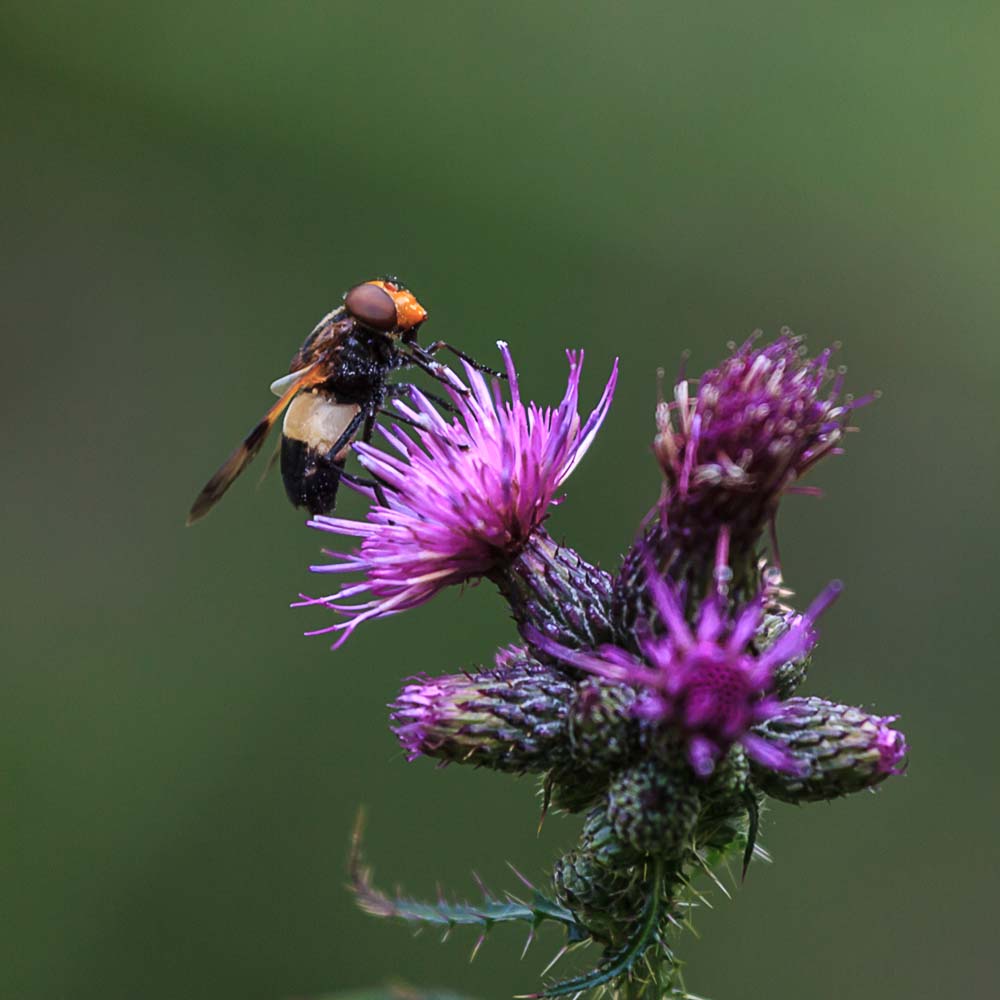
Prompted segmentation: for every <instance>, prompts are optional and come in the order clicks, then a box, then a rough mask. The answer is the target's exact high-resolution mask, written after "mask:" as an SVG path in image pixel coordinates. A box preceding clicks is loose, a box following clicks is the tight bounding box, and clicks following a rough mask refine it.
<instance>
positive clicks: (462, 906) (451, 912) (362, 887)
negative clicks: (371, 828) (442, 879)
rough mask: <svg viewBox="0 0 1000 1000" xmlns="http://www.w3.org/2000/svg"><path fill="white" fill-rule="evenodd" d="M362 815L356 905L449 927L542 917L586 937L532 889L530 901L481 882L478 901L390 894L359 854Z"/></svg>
mask: <svg viewBox="0 0 1000 1000" xmlns="http://www.w3.org/2000/svg"><path fill="white" fill-rule="evenodd" d="M362 826H363V817H362V816H361V815H359V816H358V822H357V824H356V825H355V828H354V835H353V837H352V839H351V853H350V858H349V861H348V874H349V876H350V888H351V891H352V892H353V893H354V898H355V899H356V900H357V902H358V905H359V906H360V907H361V909H362V910H364V911H365V912H366V913H370V914H372V915H373V916H376V917H395V918H397V919H399V920H405V921H408V922H410V923H418V924H431V925H434V926H437V927H444V928H446V929H451V928H452V927H456V926H476V927H481V928H483V931H484V933H486V932H488V931H489V930H490V928H491V927H492V926H493V925H494V924H500V923H513V922H520V923H527V924H530V925H531V927H532V929H534V928H535V927H537V926H538V925H539V924H541V923H542V922H543V921H546V920H550V921H553V922H555V923H559V924H562V925H563V926H564V927H565V928H566V930H567V933H568V935H569V937H570V940H571V941H580V940H583V939H585V938H589V937H590V934H589V932H588V931H587V930H586V929H585V928H584V927H582V926H581V925H580V924H578V923H577V922H576V919H575V918H574V916H573V914H572V913H571V912H570V911H569V910H567V909H566V908H565V907H563V906H560V905H559V904H558V903H556V902H554V901H553V900H551V899H549V898H547V897H546V896H543V895H542V894H541V893H540V892H538V891H537V890H534V891H533V893H532V896H531V901H530V902H524V901H523V900H520V899H517V898H516V897H515V896H513V895H511V894H509V893H507V894H506V898H505V899H497V898H496V897H494V896H492V895H491V894H490V893H489V892H488V891H487V890H486V887H485V886H483V885H482V884H481V883H480V887H481V888H482V890H483V899H482V900H481V901H480V902H478V903H467V902H464V901H449V900H447V899H445V898H444V897H443V896H442V897H441V898H440V899H438V901H437V902H436V903H429V902H424V901H421V900H416V899H409V898H407V897H405V896H402V895H391V896H390V895H389V894H388V893H385V892H383V891H382V890H381V889H379V888H377V887H376V886H375V885H374V883H373V882H372V870H371V868H369V867H368V866H367V865H366V864H365V863H364V859H363V858H362V855H361V831H362Z"/></svg>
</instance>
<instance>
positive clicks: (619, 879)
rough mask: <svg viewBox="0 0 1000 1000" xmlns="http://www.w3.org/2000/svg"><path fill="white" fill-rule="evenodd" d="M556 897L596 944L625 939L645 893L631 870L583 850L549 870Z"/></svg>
mask: <svg viewBox="0 0 1000 1000" xmlns="http://www.w3.org/2000/svg"><path fill="white" fill-rule="evenodd" d="M552 885H553V887H554V888H555V892H556V898H557V899H558V900H559V902H560V903H562V904H563V906H565V907H566V908H567V909H569V910H571V911H572V913H573V915H574V916H575V917H576V919H577V920H579V921H580V923H581V924H583V926H584V927H586V928H587V930H588V931H590V933H591V934H593V935H594V937H595V938H596V939H597V940H598V941H603V942H604V943H606V944H611V945H616V944H618V943H619V942H621V941H624V940H626V939H627V938H628V936H629V934H630V933H631V930H632V926H633V924H634V922H635V921H636V920H638V919H639V917H640V916H641V914H642V908H643V902H644V898H645V893H646V891H647V889H646V887H645V885H644V882H643V879H642V877H641V875H640V874H639V873H638V872H637V871H636V870H635V869H634V868H611V867H607V866H606V865H603V864H601V863H600V862H599V861H598V860H597V859H596V858H595V857H594V856H593V855H592V854H590V853H588V852H587V851H586V850H585V849H583V848H581V849H578V850H573V851H569V852H567V853H566V854H564V855H563V856H562V857H561V858H560V859H559V860H558V861H557V862H556V863H555V866H554V867H553V869H552Z"/></svg>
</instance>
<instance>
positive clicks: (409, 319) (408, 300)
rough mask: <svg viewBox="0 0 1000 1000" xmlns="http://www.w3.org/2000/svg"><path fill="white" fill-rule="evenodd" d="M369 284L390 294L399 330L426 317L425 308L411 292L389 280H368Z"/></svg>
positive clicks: (407, 327)
mask: <svg viewBox="0 0 1000 1000" xmlns="http://www.w3.org/2000/svg"><path fill="white" fill-rule="evenodd" d="M368 284H369V285H377V286H378V287H379V288H381V289H382V290H383V291H385V292H388V293H389V295H391V296H392V301H393V302H395V303H396V326H397V328H398V329H400V330H409V329H410V328H411V327H414V326H416V325H417V324H418V323H423V321H424V320H425V319H427V310H426V309H425V308H424V307H423V306H422V305H421V304H420V303H419V302H418V301H417V299H416V296H415V295H414V294H413V293H412V292H408V291H407V290H406V289H405V288H399V287H397V286H396V285H394V284H392V282H390V281H369V282H368Z"/></svg>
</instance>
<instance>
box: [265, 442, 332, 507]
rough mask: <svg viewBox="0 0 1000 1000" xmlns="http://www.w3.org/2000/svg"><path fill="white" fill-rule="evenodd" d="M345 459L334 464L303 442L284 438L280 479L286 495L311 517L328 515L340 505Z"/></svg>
mask: <svg viewBox="0 0 1000 1000" xmlns="http://www.w3.org/2000/svg"><path fill="white" fill-rule="evenodd" d="M343 468H344V460H343V459H341V460H340V461H339V462H334V461H331V460H329V459H327V458H326V457H325V456H323V455H321V454H320V453H319V452H316V451H314V450H313V449H312V448H310V447H309V445H307V444H306V443H305V442H304V441H296V440H295V439H294V438H290V437H282V439H281V478H282V479H283V480H284V482H285V493H286V494H288V499H289V500H291V501H292V503H293V504H294V505H295V506H296V507H305V508H306V510H308V511H309V513H310V514H329V513H330V512H331V511H332V510H333V508H334V506H335V505H336V502H337V487H338V486H339V485H340V473H341V470H342V469H343Z"/></svg>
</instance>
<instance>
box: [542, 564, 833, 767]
mask: <svg viewBox="0 0 1000 1000" xmlns="http://www.w3.org/2000/svg"><path fill="white" fill-rule="evenodd" d="M646 567H647V574H646V587H647V588H648V592H649V594H650V596H651V597H652V600H653V605H654V607H655V609H656V612H657V613H658V615H659V618H660V621H661V622H662V625H663V629H664V630H657V631H655V632H654V630H653V629H652V628H650V624H649V622H642V623H640V626H639V628H638V630H637V631H638V639H637V643H638V648H639V654H640V655H636V654H634V653H631V652H628V651H627V650H624V649H621V648H619V647H616V646H603V647H601V648H600V649H599V650H596V651H595V652H594V653H586V652H579V651H574V650H570V649H567V648H566V647H564V646H561V645H559V644H558V643H554V642H552V641H550V640H547V639H546V638H545V637H543V636H541V635H538V636H534V637H533V642H534V643H535V645H537V646H538V647H539V648H540V649H542V650H544V651H545V652H547V653H548V654H549V655H551V656H555V657H557V658H559V659H561V660H562V661H563V662H565V663H568V664H570V665H572V666H574V667H578V668H580V669H583V670H587V671H589V672H591V673H595V674H598V675H600V676H602V677H604V678H606V679H608V680H611V681H615V682H618V683H621V684H627V685H630V686H632V687H634V688H637V689H638V690H639V691H640V696H639V698H638V699H637V701H636V702H635V704H634V706H633V708H632V711H633V713H634V714H635V715H637V716H639V717H640V718H644V719H647V720H651V721H653V722H655V723H658V724H662V725H663V726H664V727H666V728H668V729H669V730H671V731H672V732H674V733H676V734H677V735H679V736H680V738H681V739H682V741H683V743H684V745H685V748H686V752H687V758H688V761H689V762H690V764H691V767H692V768H693V769H694V771H695V773H696V774H698V775H699V776H701V777H707V776H708V775H710V774H711V773H712V771H713V770H714V768H715V764H716V762H717V761H718V760H719V759H720V758H722V757H723V756H724V755H725V754H726V752H727V751H728V750H729V748H730V747H731V746H732V745H733V744H734V743H740V744H741V745H742V746H743V748H744V749H745V750H746V751H747V753H748V754H749V755H750V756H751V757H752V758H754V759H755V760H756V761H757V762H758V763H760V764H762V765H763V766H765V767H770V768H773V769H776V770H790V771H794V770H795V769H796V767H797V765H796V762H795V759H794V758H793V757H792V755H791V754H789V753H787V752H785V751H783V750H782V749H780V748H778V747H776V746H775V745H774V744H773V743H768V742H767V741H765V740H763V739H761V738H760V737H759V736H757V735H756V734H755V733H753V732H752V728H753V726H755V725H757V724H758V723H760V722H763V721H765V720H767V719H769V718H771V717H772V716H774V715H776V714H777V713H778V712H780V710H781V700H780V698H779V697H778V696H777V695H776V693H775V675H776V671H777V670H778V668H779V667H781V666H782V664H784V663H786V662H788V661H789V660H794V659H797V658H800V657H802V656H805V655H806V654H807V653H808V652H809V651H810V650H811V649H812V647H813V646H814V645H815V643H816V630H815V627H814V626H815V622H816V619H817V618H818V616H819V615H820V614H821V613H822V612H823V610H825V608H827V607H828V606H829V605H830V603H831V602H832V601H833V600H834V598H835V597H836V596H837V594H838V593H839V592H840V585H839V584H838V583H834V584H831V585H830V586H829V587H828V588H827V589H826V590H825V591H824V592H823V593H822V594H821V595H820V597H819V598H817V600H816V601H815V602H814V603H813V605H812V607H811V608H810V609H809V610H808V611H807V612H806V613H805V614H803V615H798V616H796V617H795V619H794V621H793V623H792V624H791V625H790V626H789V627H788V629H787V630H786V631H785V632H784V634H783V635H781V637H780V638H779V639H778V640H777V641H776V642H774V643H773V644H772V645H771V646H769V647H768V648H767V649H766V650H764V651H763V652H759V651H758V650H757V648H756V645H755V643H754V638H755V636H756V635H757V633H758V630H759V628H760V625H761V620H762V618H763V615H764V602H763V600H762V599H758V600H756V601H753V602H751V603H749V604H747V605H745V606H744V607H742V608H739V609H737V610H736V611H735V612H734V613H732V614H731V615H730V614H729V613H728V612H727V610H726V608H727V601H726V598H725V595H724V593H723V592H722V591H721V590H716V591H715V592H713V593H711V594H710V595H709V596H708V597H706V598H705V600H703V601H702V602H701V605H700V606H699V608H698V610H697V613H696V615H695V616H694V624H693V625H689V624H688V621H687V619H686V617H685V614H684V607H683V600H682V595H681V593H680V591H679V589H678V587H677V586H676V585H675V584H673V583H672V582H671V581H669V580H666V579H664V578H663V577H661V576H660V574H659V573H658V572H656V570H655V567H654V565H653V563H652V560H651V558H648V559H647V562H646ZM721 568H723V569H724V567H721ZM717 576H720V577H721V576H722V574H719V573H718V572H717Z"/></svg>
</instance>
